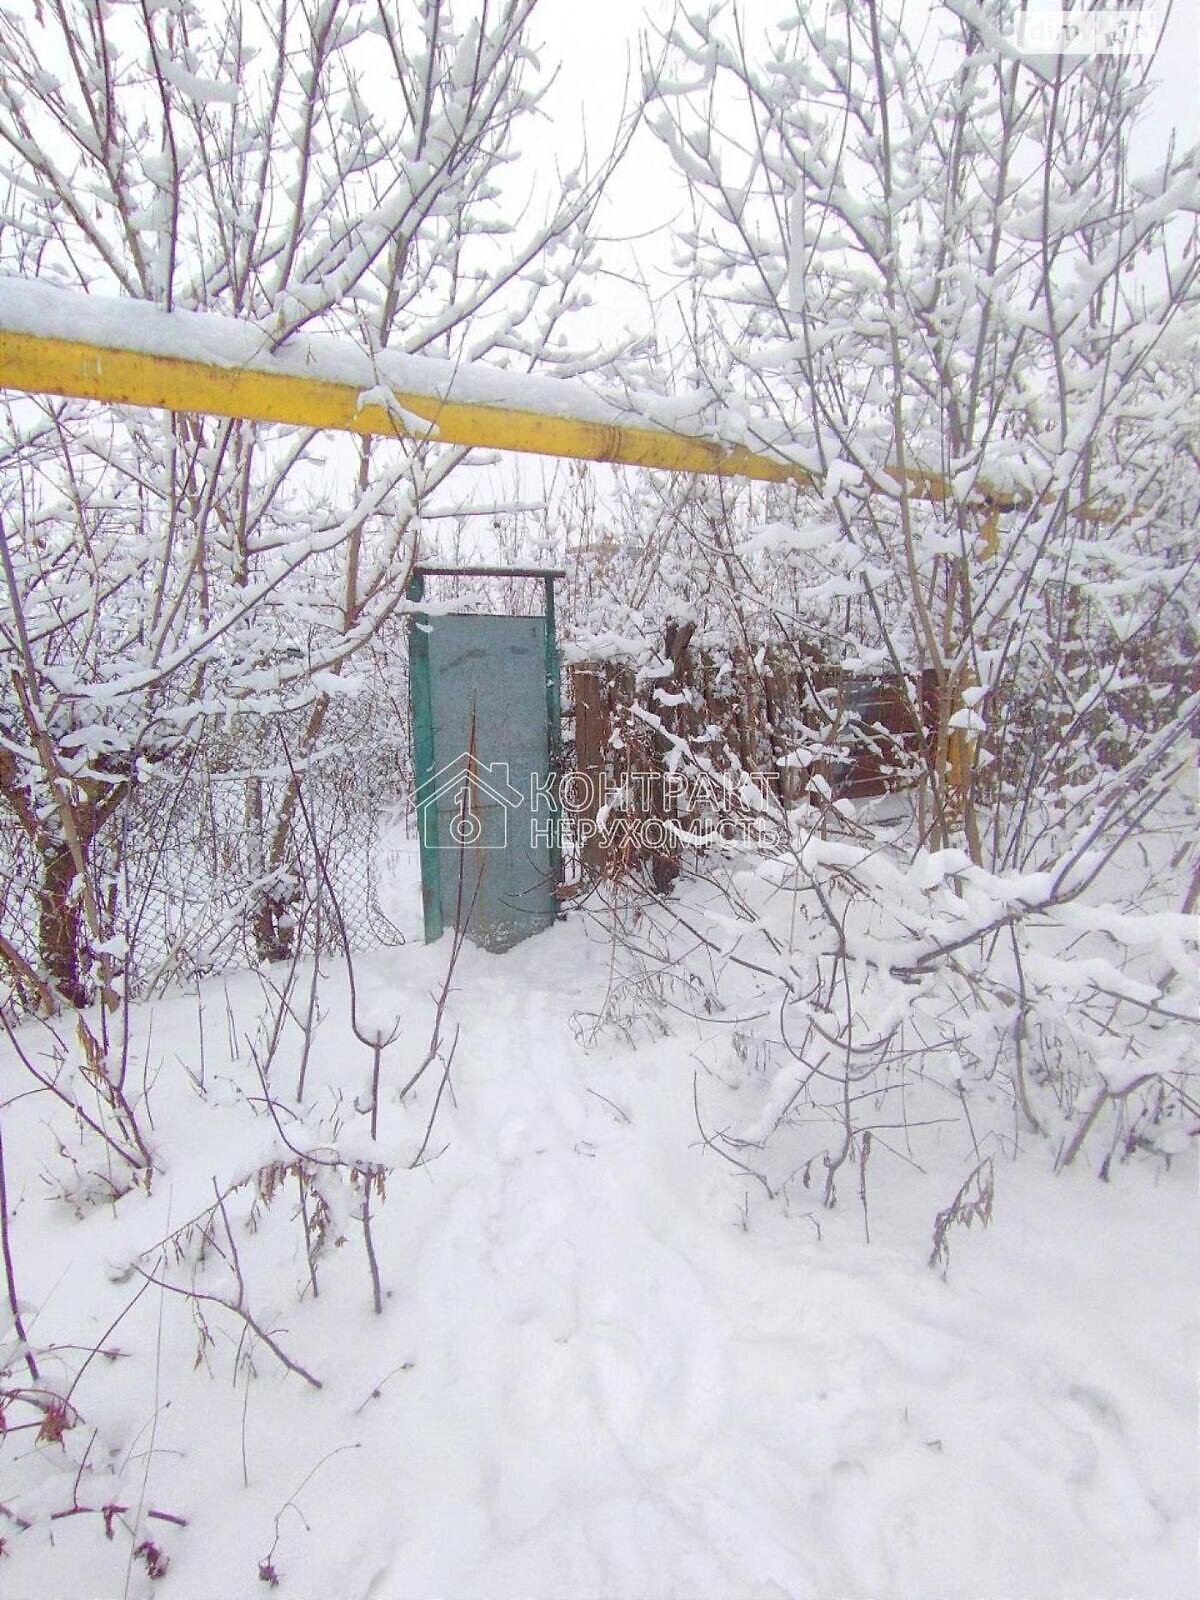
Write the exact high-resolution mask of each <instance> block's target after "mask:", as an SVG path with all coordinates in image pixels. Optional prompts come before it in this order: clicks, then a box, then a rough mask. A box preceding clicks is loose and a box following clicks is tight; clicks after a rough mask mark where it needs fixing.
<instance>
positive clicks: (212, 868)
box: [0, 694, 412, 1008]
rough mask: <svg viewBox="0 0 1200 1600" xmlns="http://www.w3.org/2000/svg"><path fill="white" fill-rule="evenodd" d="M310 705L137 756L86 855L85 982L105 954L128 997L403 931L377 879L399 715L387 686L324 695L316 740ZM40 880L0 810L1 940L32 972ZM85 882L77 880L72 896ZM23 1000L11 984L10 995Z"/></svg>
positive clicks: (383, 858) (395, 785)
mask: <svg viewBox="0 0 1200 1600" xmlns="http://www.w3.org/2000/svg"><path fill="white" fill-rule="evenodd" d="M400 703H401V704H403V701H401V702H400ZM310 716H311V712H307V713H305V712H300V713H295V714H293V715H290V716H280V717H275V718H264V719H253V720H251V719H244V720H243V721H242V722H241V723H240V725H237V726H235V727H233V728H222V729H220V730H210V731H209V732H208V734H207V735H206V736H205V737H204V738H202V739H201V740H199V741H198V742H197V743H196V745H195V746H193V747H192V748H191V749H190V750H189V751H188V752H187V753H186V755H184V756H182V757H175V758H173V759H172V760H171V761H169V762H165V763H162V764H159V765H157V766H155V767H153V768H149V767H146V766H145V765H143V769H142V771H141V772H140V774H139V778H138V782H137V783H136V784H135V785H134V786H133V787H132V788H131V789H130V790H129V792H128V794H127V795H126V796H125V798H124V799H123V800H122V801H121V803H120V804H119V805H118V806H117V807H116V809H115V810H114V812H113V813H112V815H111V816H110V817H109V819H108V820H107V822H106V823H105V825H104V827H103V829H102V830H101V832H100V833H99V834H98V835H97V837H96V839H95V840H94V841H93V842H92V845H91V849H90V851H89V861H88V880H87V881H88V885H89V887H90V889H91V891H92V895H93V897H94V904H95V907H96V915H97V917H98V920H99V924H100V931H101V935H102V937H101V938H100V939H99V940H97V939H96V938H95V936H94V932H93V931H92V930H91V929H88V930H87V932H86V934H85V936H84V937H85V941H86V944H87V948H86V950H84V951H82V952H81V957H82V960H81V970H85V969H88V968H90V973H89V972H87V971H86V970H85V978H86V980H87V982H88V983H89V985H90V986H92V987H94V984H95V979H96V972H97V963H98V961H99V959H100V958H101V957H102V956H103V957H105V958H106V959H107V961H108V963H109V966H110V970H112V971H116V972H117V973H118V974H119V975H120V982H121V985H122V987H124V988H125V989H126V991H127V992H128V993H129V994H130V995H132V996H144V995H149V994H153V993H155V992H157V991H158V990H160V989H162V988H163V987H165V986H166V985H168V984H171V983H177V982H181V981H183V982H186V981H194V980H195V979H196V978H199V977H203V976H205V975H207V974H210V973H213V972H219V971H223V970H229V969H235V968H239V967H251V966H256V965H261V964H263V963H264V962H268V961H273V960H281V959H287V958H288V957H289V956H290V955H292V954H293V953H294V952H296V951H299V952H301V953H305V954H312V953H314V952H322V953H325V952H333V951H339V950H343V949H345V948H347V947H349V948H350V949H352V950H356V951H358V950H369V949H375V948H379V947H380V946H387V945H394V944H399V943H402V942H403V940H404V933H403V931H402V929H401V928H400V927H399V926H398V919H397V916H396V914H395V904H394V901H395V896H394V894H393V895H392V897H391V898H390V899H389V896H388V894H387V893H386V892H381V890H383V891H385V890H386V886H385V885H384V884H383V883H382V881H381V879H382V877H383V875H384V874H385V873H386V872H387V870H388V867H387V861H388V857H389V853H390V856H391V857H392V858H393V860H394V857H395V855H396V841H397V839H399V840H401V841H402V840H403V838H404V836H405V834H406V833H409V834H410V833H411V796H412V780H411V767H410V763H409V757H408V730H407V727H406V726H405V724H404V721H403V720H402V719H401V717H400V716H398V715H397V711H396V701H395V698H394V697H392V696H386V697H380V696H379V695H376V694H370V695H365V696H363V697H360V698H356V699H354V700H346V701H342V700H338V701H333V702H331V704H330V706H329V707H328V708H327V710H326V712H325V715H324V717H323V720H322V723H321V727H320V733H319V737H317V738H314V737H312V728H311V722H309V721H308V718H309V717H310ZM306 747H307V748H308V750H309V754H308V755H307V756H303V755H302V754H301V752H302V751H303V750H304V749H305V748H306ZM389 846H390V852H389ZM45 883H46V863H45V861H43V860H42V859H40V858H39V853H38V851H37V849H36V848H35V846H34V844H33V843H32V842H31V841H30V839H29V838H28V837H27V836H26V834H25V833H24V832H23V831H22V830H21V829H20V828H19V827H18V826H16V825H14V824H13V823H12V822H9V823H8V825H7V826H6V827H4V828H3V829H2V830H0V939H2V940H3V941H4V945H5V946H7V947H8V949H9V951H10V952H11V955H12V959H7V960H6V961H5V966H6V967H7V968H8V970H9V974H10V976H11V974H12V972H13V970H14V969H15V968H17V967H19V965H20V963H21V962H24V963H26V964H27V965H28V967H29V969H30V970H31V971H32V972H34V973H38V972H41V971H42V970H44V966H45V963H44V960H43V956H44V948H45V939H46V928H45V919H46V916H47V914H48V907H47V894H46V892H45ZM81 890H82V884H81V883H79V882H78V881H77V882H76V883H75V884H74V886H73V889H72V893H73V894H75V895H79V894H80V893H81ZM385 907H386V908H387V909H385ZM389 913H390V914H389ZM50 914H61V908H57V910H54V909H52V910H51V912H50ZM29 998H30V996H29V995H28V994H23V993H22V992H21V986H20V985H19V984H17V985H15V986H13V990H12V993H11V994H10V997H9V1003H10V1004H12V1003H13V1002H16V1004H17V1006H18V1008H19V1006H20V1004H21V1002H22V1001H28V999H29Z"/></svg>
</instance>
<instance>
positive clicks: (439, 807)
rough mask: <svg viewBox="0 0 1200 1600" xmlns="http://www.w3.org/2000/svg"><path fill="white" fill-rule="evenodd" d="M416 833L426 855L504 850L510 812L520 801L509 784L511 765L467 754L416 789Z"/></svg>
mask: <svg viewBox="0 0 1200 1600" xmlns="http://www.w3.org/2000/svg"><path fill="white" fill-rule="evenodd" d="M416 800H417V831H418V834H419V836H420V841H421V845H422V847H423V848H424V849H427V850H505V849H507V848H508V813H509V812H510V811H511V810H512V809H513V807H514V806H519V805H520V804H521V801H522V796H521V793H520V791H519V790H517V789H514V788H513V786H512V784H511V783H510V782H509V780H508V762H507V761H489V762H483V761H480V760H479V758H478V756H476V755H474V754H473V753H471V752H464V753H463V754H462V755H459V756H456V757H455V758H454V760H453V761H448V762H446V763H445V765H444V766H441V767H438V769H437V770H436V772H432V773H430V775H429V777H428V778H426V780H425V782H424V783H422V784H420V785H419V786H418V788H417V795H416Z"/></svg>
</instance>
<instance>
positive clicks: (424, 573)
mask: <svg viewBox="0 0 1200 1600" xmlns="http://www.w3.org/2000/svg"><path fill="white" fill-rule="evenodd" d="M565 577H566V571H565V569H564V568H562V567H440V566H427V565H424V564H421V565H418V566H415V567H414V568H413V570H412V573H411V576H410V577H409V581H408V588H407V591H406V592H407V597H408V599H409V600H413V601H417V602H419V601H421V600H423V599H424V598H425V580H426V578H536V579H538V580H539V581H540V582H541V584H542V588H543V593H544V596H545V619H546V731H547V742H548V745H549V756H550V785H549V788H550V822H551V840H552V841H553V842H552V844H551V848H550V861H551V871H552V874H553V879H554V885H555V887H556V888H557V887H558V886H559V885H560V884H561V883H562V808H561V806H560V804H559V797H558V790H559V779H560V776H561V773H562V691H561V688H560V684H559V657H558V641H557V639H556V637H555V622H554V580H555V579H556V578H565ZM479 614H480V615H483V616H487V615H495V614H496V613H488V612H481V613H479ZM422 624H424V625H425V626H424V627H423V626H422ZM427 629H428V618H427V617H426V615H425V614H424V613H422V612H419V611H418V612H414V613H412V615H411V617H410V620H409V634H408V637H409V646H408V650H409V654H408V673H409V701H410V706H411V712H412V743H413V779H414V782H415V784H416V792H417V841H418V847H419V851H420V860H421V904H422V910H423V913H424V924H425V942H426V944H432V943H434V941H435V940H437V939H440V938H441V936H442V934H443V933H444V932H445V921H444V918H443V916H442V872H441V852H440V851H439V850H438V849H436V848H435V847H434V846H433V845H432V844H430V842H429V840H430V837H431V835H432V834H433V833H436V828H437V798H436V795H435V794H434V793H433V792H432V787H433V786H432V782H431V780H432V778H433V775H434V771H435V768H434V741H433V685H432V682H431V678H430V667H429V634H428V631H427ZM422 794H424V798H423V799H422V798H421V796H422ZM431 813H432V815H431ZM431 822H432V824H433V826H432V828H431V827H430V823H431Z"/></svg>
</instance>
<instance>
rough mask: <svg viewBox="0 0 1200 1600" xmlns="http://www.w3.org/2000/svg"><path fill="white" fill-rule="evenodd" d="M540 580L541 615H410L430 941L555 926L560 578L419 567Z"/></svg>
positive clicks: (417, 581)
mask: <svg viewBox="0 0 1200 1600" xmlns="http://www.w3.org/2000/svg"><path fill="white" fill-rule="evenodd" d="M451 574H453V575H456V576H457V575H461V576H485V575H486V576H495V577H529V578H534V577H536V578H539V579H540V580H541V581H542V583H543V585H544V592H545V599H546V609H545V614H544V615H543V616H488V615H480V614H478V613H474V612H466V613H445V612H439V611H430V612H419V613H416V614H414V615H413V617H412V618H411V620H410V623H409V683H410V693H411V699H412V727H413V766H414V771H415V775H416V782H417V832H418V840H419V844H420V851H421V894H422V901H423V906H424V913H425V938H426V940H427V941H431V940H434V939H438V938H440V937H441V935H442V932H443V930H444V929H445V928H446V927H447V926H452V927H459V928H461V929H463V931H464V932H465V933H466V936H467V937H468V938H469V939H471V941H472V942H473V943H475V944H478V945H480V946H482V948H483V949H485V950H494V951H500V950H507V949H509V948H510V947H511V946H512V945H514V944H517V943H518V942H519V941H520V940H522V939H525V938H528V937H529V935H530V934H533V933H539V932H541V931H542V930H543V929H544V928H548V927H549V926H550V924H551V923H552V922H553V921H554V920H555V917H556V915H557V913H558V899H557V895H556V891H557V889H558V886H559V881H560V877H561V870H562V850H561V816H560V813H559V807H558V792H557V791H558V782H557V780H558V766H559V755H560V750H559V742H560V707H559V679H558V672H559V669H558V653H557V649H556V645H555V638H554V587H553V586H554V579H555V578H556V577H560V576H561V575H562V574H561V573H559V572H544V571H539V570H534V569H529V568H480V567H475V568H439V567H423V568H418V569H417V571H416V572H415V573H414V575H413V579H412V582H411V584H410V586H409V597H410V598H411V599H414V600H421V599H423V598H424V597H425V582H426V579H428V578H430V577H436V576H447V575H451Z"/></svg>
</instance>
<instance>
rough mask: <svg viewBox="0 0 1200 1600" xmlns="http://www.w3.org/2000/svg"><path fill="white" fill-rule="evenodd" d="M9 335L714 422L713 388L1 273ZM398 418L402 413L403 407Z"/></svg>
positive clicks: (659, 420) (368, 397)
mask: <svg viewBox="0 0 1200 1600" xmlns="http://www.w3.org/2000/svg"><path fill="white" fill-rule="evenodd" d="M5 332H6V333H23V334H36V335H40V336H42V337H45V338H51V339H64V340H69V341H72V342H74V343H77V344H95V345H98V346H100V347H101V348H102V349H106V350H132V351H137V352H140V353H143V354H146V355H153V356H165V357H168V358H170V359H172V360H178V361H198V362H206V363H209V364H212V365H215V366H219V367H238V368H249V369H251V370H253V371H257V372H276V373H280V374H283V375H287V376H292V377H305V378H312V379H317V380H319V381H323V382H327V383H336V384H343V385H347V386H349V387H352V388H354V389H355V390H356V391H358V393H359V399H360V404H362V405H366V404H370V403H383V402H384V400H385V399H386V403H387V404H388V406H389V409H393V410H396V409H397V404H396V401H395V399H394V396H395V395H396V394H400V395H406V394H407V395H416V396H420V397H423V398H427V399H432V400H446V401H448V400H453V401H455V402H457V403H459V404H462V405H480V406H494V407H498V408H499V407H503V408H505V409H510V410H513V409H516V410H525V411H532V412H537V413H539V414H542V415H546V416H553V417H564V418H570V419H573V420H575V421H579V422H589V423H598V424H600V425H602V426H605V427H613V426H622V425H628V424H630V423H631V422H636V423H638V424H639V425H640V426H646V427H649V428H651V429H656V430H658V431H661V432H665V433H672V432H679V431H683V432H685V433H692V434H694V436H696V437H712V436H713V431H712V427H711V420H712V419H711V418H710V417H709V416H708V415H707V414H706V409H707V408H710V407H711V403H712V397H711V396H710V395H708V394H705V393H699V394H694V395H683V396H679V397H669V396H663V395H655V394H650V393H646V394H632V393H630V394H616V393H612V394H604V393H601V392H599V391H597V390H594V389H592V388H590V387H588V386H587V385H586V384H584V383H582V382H581V381H580V380H579V379H570V378H554V377H546V376H540V375H536V374H531V373H521V372H509V371H505V370H503V369H501V368H499V367H489V366H486V365H484V364H483V363H481V362H454V361H448V360H443V359H441V358H439V357H436V356H419V355H409V354H407V353H405V352H404V351H401V350H383V351H380V352H378V353H377V354H375V355H371V354H370V353H369V352H368V351H367V350H366V349H364V348H363V347H362V346H361V345H359V344H356V343H355V342H354V341H353V340H351V339H348V338H338V337H334V336H333V335H330V334H319V333H314V334H299V333H296V334H292V335H291V336H290V337H289V338H288V339H287V341H286V342H285V343H284V344H283V345H281V346H280V347H279V348H278V349H277V350H272V348H271V346H272V340H273V338H274V330H273V329H271V328H270V327H259V326H257V325H256V324H254V323H250V322H245V321H239V320H238V319H236V318H234V317H225V316H217V315H214V314H212V313H209V312H201V311H165V310H163V309H162V308H161V307H159V306H155V305H152V304H150V303H149V302H147V301H141V300H130V299H125V298H117V297H114V296H111V295H99V294H81V293H79V292H78V291H77V290H72V289H64V288H60V287H58V286H57V285H54V284H49V283H46V282H44V281H39V280H27V279H20V278H12V277H8V278H6V277H0V333H5ZM399 415H400V416H401V418H402V419H403V418H404V412H403V409H402V408H400V409H399ZM702 420H703V426H702ZM728 420H730V421H731V422H733V423H736V425H737V431H738V433H739V440H740V436H741V433H742V432H743V431H744V422H743V419H740V418H734V417H732V416H731V417H730V418H729V419H728ZM417 428H418V431H419V432H420V433H421V434H426V433H428V432H429V424H428V422H427V421H425V420H424V419H420V418H419V419H417ZM733 442H739V441H733Z"/></svg>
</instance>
